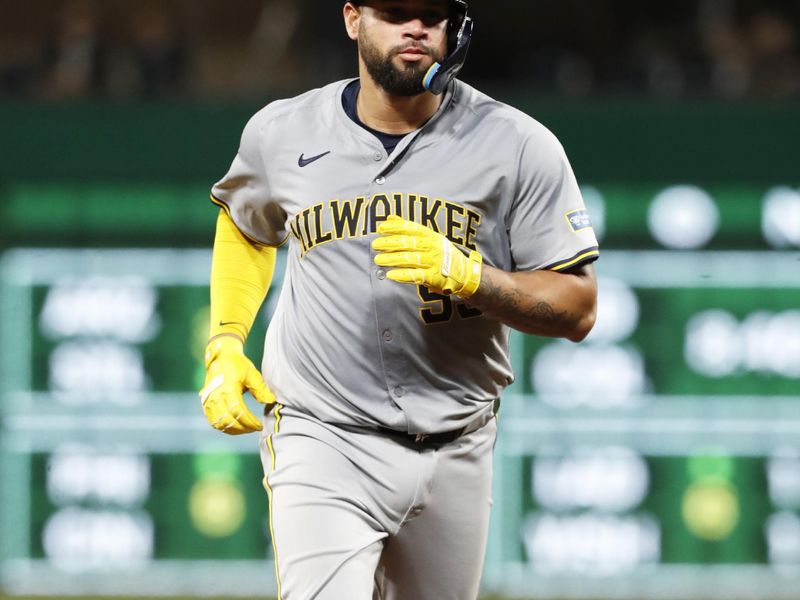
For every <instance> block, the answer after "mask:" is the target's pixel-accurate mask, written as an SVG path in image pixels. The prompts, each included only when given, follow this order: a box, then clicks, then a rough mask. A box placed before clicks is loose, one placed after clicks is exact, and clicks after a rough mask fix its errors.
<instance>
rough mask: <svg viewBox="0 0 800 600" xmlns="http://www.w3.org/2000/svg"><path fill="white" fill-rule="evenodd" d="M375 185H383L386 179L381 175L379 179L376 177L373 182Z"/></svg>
mask: <svg viewBox="0 0 800 600" xmlns="http://www.w3.org/2000/svg"><path fill="white" fill-rule="evenodd" d="M375 183H377V184H378V185H383V184H384V183H386V177H384V176H383V175H381V176H380V177H378V178H377V179H376V180H375Z"/></svg>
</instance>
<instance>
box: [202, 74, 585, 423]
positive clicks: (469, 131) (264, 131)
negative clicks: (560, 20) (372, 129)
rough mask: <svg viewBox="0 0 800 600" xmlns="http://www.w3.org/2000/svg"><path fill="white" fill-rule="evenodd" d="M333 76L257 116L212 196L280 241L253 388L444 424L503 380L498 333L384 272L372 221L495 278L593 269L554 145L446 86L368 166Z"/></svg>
mask: <svg viewBox="0 0 800 600" xmlns="http://www.w3.org/2000/svg"><path fill="white" fill-rule="evenodd" d="M347 83H348V81H341V82H336V83H333V84H330V85H328V86H325V87H323V88H321V89H318V90H313V91H310V92H308V93H306V94H303V95H301V96H298V97H296V98H293V99H290V100H281V101H277V102H273V103H271V104H269V105H268V106H266V107H265V108H264V109H263V110H261V111H260V112H258V113H257V114H256V115H255V116H254V117H253V118H252V119H251V120H250V121H249V122H248V124H247V125H246V127H245V129H244V132H243V135H242V139H241V145H240V148H239V151H238V154H237V156H236V158H235V159H234V162H233V164H232V166H231V168H230V170H229V172H228V173H227V175H226V176H225V177H224V178H223V179H222V180H221V181H219V182H218V183H217V184H216V185H215V186H214V188H213V191H212V199H213V200H214V201H215V202H216V203H218V204H220V205H221V206H222V207H223V208H225V209H226V210H227V211H228V212H229V213H230V215H231V217H232V219H233V221H234V222H235V223H236V225H237V227H239V229H240V230H241V231H242V232H243V233H244V234H245V235H247V236H249V237H250V238H252V239H253V240H256V241H258V242H261V243H264V244H268V245H276V246H277V245H281V244H283V243H284V242H286V241H287V240H288V242H289V249H288V258H287V269H286V277H285V280H284V284H283V289H282V291H281V296H280V299H279V302H278V305H277V309H276V312H275V314H274V316H273V318H272V321H271V322H270V324H269V329H268V332H267V336H266V343H265V353H264V363H263V365H262V368H263V372H264V377H265V379H266V381H267V384H268V385H269V386H270V387H271V389H272V390H273V391H274V392H275V394H276V395H277V397H278V399H279V402H281V403H282V404H284V405H286V406H289V407H294V408H296V409H299V410H302V411H305V412H308V413H310V414H312V415H314V416H315V417H316V418H318V419H320V420H321V421H323V422H327V423H333V424H342V425H366V426H372V427H374V426H376V425H377V426H381V427H387V428H391V429H394V430H398V431H406V432H409V433H434V432H441V431H448V430H453V429H458V428H460V427H462V426H465V425H466V424H468V423H470V422H472V421H473V420H474V419H475V418H476V417H478V416H480V413H481V412H482V411H490V410H491V406H492V403H493V401H494V400H495V399H496V398H498V396H499V395H500V393H501V391H502V390H503V388H504V387H505V386H507V385H508V384H509V383H510V382H511V381H512V379H513V375H512V372H511V367H510V363H509V356H508V334H509V331H508V328H507V327H506V326H504V325H502V324H501V323H499V322H498V321H496V320H493V319H490V318H487V317H484V316H482V315H481V314H480V313H479V312H478V311H476V310H474V309H470V308H469V307H468V306H467V305H465V304H464V303H463V302H462V301H460V300H459V299H458V298H457V297H455V296H454V297H447V296H442V295H438V294H433V293H431V292H430V291H428V290H427V288H424V287H421V286H420V287H415V286H411V285H404V284H400V283H396V282H392V281H390V280H389V279H387V278H386V273H385V270H384V269H382V268H380V267H377V266H376V265H375V264H374V262H373V259H374V255H375V252H374V251H373V250H371V248H370V242H371V240H372V239H373V238H374V235H375V234H374V232H375V229H376V226H377V224H378V223H380V222H381V221H382V220H384V219H385V218H386V217H387V215H389V214H397V215H399V216H401V217H403V218H406V219H410V220H413V221H416V222H418V223H422V224H424V225H426V226H428V227H431V228H432V229H434V230H436V231H438V232H440V233H442V234H444V235H445V236H447V238H448V239H450V240H451V241H452V242H453V243H455V244H456V245H458V246H460V247H462V248H464V249H468V250H473V249H474V250H477V251H479V252H480V253H481V254H482V255H483V259H484V261H485V262H486V264H489V265H491V266H494V267H498V268H500V269H504V270H507V271H517V270H535V269H551V270H555V271H558V270H563V269H567V268H569V267H572V266H576V265H579V264H582V263H585V262H588V261H591V260H594V259H595V258H596V257H597V256H598V249H597V241H596V239H595V236H594V232H593V230H592V227H591V223H590V221H589V217H588V215H587V213H586V210H585V207H584V204H583V200H582V198H581V194H580V191H579V188H578V185H577V183H576V181H575V177H574V175H573V172H572V169H571V167H570V165H569V162H568V161H567V158H566V156H565V154H564V151H563V149H562V147H561V145H560V144H559V142H558V141H557V140H556V138H555V137H554V136H553V135H552V134H551V133H550V132H549V131H548V130H547V129H545V128H544V127H543V126H542V125H541V124H539V123H538V122H536V121H535V120H533V119H532V118H530V117H529V116H527V115H525V114H524V113H522V112H520V111H518V110H516V109H514V108H512V107H509V106H507V105H505V104H503V103H500V102H498V101H495V100H493V99H491V98H489V97H488V96H486V95H484V94H482V93H480V92H479V91H477V90H475V89H474V88H472V87H470V86H469V85H467V84H464V83H463V82H460V81H455V82H454V83H453V84H452V85H451V86H450V89H449V91H448V92H447V94H446V95H445V97H444V99H443V101H442V104H441V107H440V108H439V110H438V111H437V112H436V114H435V115H434V116H433V117H432V118H431V119H430V120H429V121H428V122H427V123H426V124H425V125H424V126H423V127H421V128H420V129H419V130H417V131H415V132H413V133H410V134H408V135H407V136H405V137H404V138H403V140H402V141H401V142H400V143H399V144H398V145H397V147H396V148H395V149H394V151H393V152H392V153H391V155H389V156H386V155H385V151H384V148H383V146H382V145H381V143H380V142H379V140H378V139H377V138H376V137H375V136H373V135H372V134H371V133H369V132H368V131H366V130H365V129H364V128H363V127H361V126H359V125H358V124H356V123H355V122H353V121H352V120H351V119H350V118H349V117H348V116H347V114H346V113H345V110H344V108H343V106H342V98H341V96H342V91H343V90H344V88H345V86H346V84H347Z"/></svg>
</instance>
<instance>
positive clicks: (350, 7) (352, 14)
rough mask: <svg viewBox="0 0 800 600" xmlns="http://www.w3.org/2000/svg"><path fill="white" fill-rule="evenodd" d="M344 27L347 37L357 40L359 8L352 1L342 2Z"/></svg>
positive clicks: (359, 18)
mask: <svg viewBox="0 0 800 600" xmlns="http://www.w3.org/2000/svg"><path fill="white" fill-rule="evenodd" d="M342 10H343V13H344V27H345V29H346V30H347V35H348V37H349V38H350V39H351V40H353V41H355V40H358V26H359V22H360V21H361V8H359V7H358V6H356V5H355V4H353V3H352V2H345V4H344V9H342Z"/></svg>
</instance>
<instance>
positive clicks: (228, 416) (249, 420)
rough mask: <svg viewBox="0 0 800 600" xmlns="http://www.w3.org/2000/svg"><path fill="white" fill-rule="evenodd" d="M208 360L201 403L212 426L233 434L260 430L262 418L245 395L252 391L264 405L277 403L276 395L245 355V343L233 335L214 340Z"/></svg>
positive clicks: (211, 342)
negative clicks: (251, 409) (252, 408)
mask: <svg viewBox="0 0 800 600" xmlns="http://www.w3.org/2000/svg"><path fill="white" fill-rule="evenodd" d="M205 363H206V381H205V384H204V385H203V389H202V390H200V404H202V406H203V412H204V413H205V415H206V419H208V422H209V423H210V424H211V426H212V427H213V428H214V429H218V430H220V431H222V432H223V433H227V434H230V435H239V434H242V433H251V432H253V431H261V428H262V425H261V421H260V420H259V419H258V418H256V416H255V415H253V413H251V412H250V410H249V409H248V408H247V405H246V404H245V403H244V398H242V394H243V393H244V392H245V390H249V391H250V393H251V394H253V397H254V398H255V399H256V400H258V401H259V402H261V403H262V404H275V395H274V394H273V393H272V392H271V391H270V390H269V388H268V387H267V384H266V383H264V379H263V378H262V377H261V373H259V371H258V369H256V368H255V366H254V365H253V363H252V362H251V361H250V359H249V358H247V357H246V356H245V355H244V343H243V342H242V341H241V340H240V339H239V338H237V337H234V336H230V335H223V336H220V337H217V338H214V339H212V340H211V341H210V342H209V343H208V346H206V353H205Z"/></svg>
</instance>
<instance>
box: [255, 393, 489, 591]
mask: <svg viewBox="0 0 800 600" xmlns="http://www.w3.org/2000/svg"><path fill="white" fill-rule="evenodd" d="M473 427H474V430H472V431H468V432H467V433H464V434H463V435H462V436H461V437H459V438H458V439H456V440H455V441H453V442H450V443H448V444H443V445H435V444H429V445H426V444H425V443H416V442H415V441H414V439H413V438H406V437H404V436H398V435H393V434H389V433H385V432H380V431H375V430H370V429H365V428H356V427H346V428H345V427H342V426H336V425H330V424H327V423H323V422H321V421H318V420H317V419H315V418H314V417H311V416H310V415H307V414H305V413H302V412H300V411H298V410H295V409H291V408H289V407H285V406H279V407H278V408H277V409H276V410H273V411H272V412H271V413H270V414H269V415H267V416H265V417H264V430H263V432H262V433H261V440H260V447H261V459H262V463H263V465H264V473H265V477H264V483H265V488H266V489H267V492H268V494H269V500H270V532H271V535H272V540H273V549H274V551H275V559H276V576H277V578H278V591H279V598H280V600H312V599H313V600H344V599H347V600H474V599H475V598H476V597H477V595H478V587H479V583H480V577H481V571H482V567H483V559H484V553H485V547H486V538H487V532H488V526H489V510H490V506H491V502H492V500H491V480H492V449H493V447H494V441H495V436H496V434H497V425H496V419H495V418H494V416H493V415H492V412H491V411H487V412H486V414H485V416H484V417H482V418H481V419H479V420H478V421H477V422H476V423H475V424H474V425H473V426H472V427H470V428H469V429H472V428H473Z"/></svg>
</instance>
